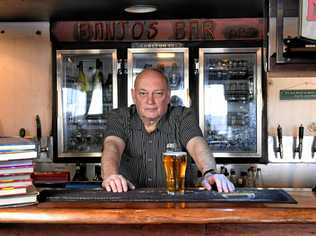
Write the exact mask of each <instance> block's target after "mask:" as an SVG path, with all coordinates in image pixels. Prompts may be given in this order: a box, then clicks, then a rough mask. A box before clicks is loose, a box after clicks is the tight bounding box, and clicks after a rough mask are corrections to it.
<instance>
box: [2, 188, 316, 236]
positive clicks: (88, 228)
mask: <svg viewBox="0 0 316 236" xmlns="http://www.w3.org/2000/svg"><path fill="white" fill-rule="evenodd" d="M286 192H287V193H289V195H290V196H291V197H293V198H294V199H295V200H296V202H297V203H295V201H294V202H290V203H264V202H253V201H251V200H250V201H239V202H234V201H231V202H225V201H209V202H208V201H201V202H200V201H174V202H173V201H170V200H168V201H128V200H126V199H125V200H122V201H120V200H118V201H97V200H94V201H91V200H89V201H88V200H84V199H83V200H76V201H70V200H69V199H68V200H67V199H65V200H64V201H57V200H56V201H55V200H53V198H51V199H49V198H47V199H46V200H43V201H42V202H40V203H39V204H38V205H33V206H25V207H11V208H1V209H0V222H1V227H0V235H9V236H10V235H32V236H34V235H48V236H49V235H56V233H58V236H62V235H94V236H97V235H173V236H176V235H255V234H256V235H314V234H315V233H316V195H315V193H314V192H312V190H311V189H287V191H286ZM250 196H251V195H250ZM247 197H249V195H248V196H247Z"/></svg>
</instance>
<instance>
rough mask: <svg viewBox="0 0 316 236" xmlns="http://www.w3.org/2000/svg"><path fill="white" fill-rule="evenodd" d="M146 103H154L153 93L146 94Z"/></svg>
mask: <svg viewBox="0 0 316 236" xmlns="http://www.w3.org/2000/svg"><path fill="white" fill-rule="evenodd" d="M147 103H148V104H154V103H155V101H154V96H153V94H148V97H147Z"/></svg>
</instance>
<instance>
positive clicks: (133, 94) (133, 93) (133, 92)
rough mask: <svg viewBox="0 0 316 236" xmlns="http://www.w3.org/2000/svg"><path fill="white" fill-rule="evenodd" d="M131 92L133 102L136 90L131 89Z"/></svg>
mask: <svg viewBox="0 0 316 236" xmlns="http://www.w3.org/2000/svg"><path fill="white" fill-rule="evenodd" d="M131 92H132V99H133V103H134V104H135V96H136V91H135V89H131Z"/></svg>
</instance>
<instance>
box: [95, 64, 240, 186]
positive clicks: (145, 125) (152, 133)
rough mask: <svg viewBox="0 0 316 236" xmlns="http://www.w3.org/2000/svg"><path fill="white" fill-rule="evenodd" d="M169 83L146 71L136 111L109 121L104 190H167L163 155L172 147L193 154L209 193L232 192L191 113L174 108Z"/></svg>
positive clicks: (139, 81)
mask: <svg viewBox="0 0 316 236" xmlns="http://www.w3.org/2000/svg"><path fill="white" fill-rule="evenodd" d="M170 92H171V91H170V88H169V86H168V80H167V78H166V77H165V76H164V75H163V74H162V73H161V72H160V71H158V70H155V69H145V70H143V71H142V72H141V73H140V74H138V75H137V77H136V79H135V83H134V88H133V89H132V98H133V101H134V105H132V106H130V107H128V108H120V109H114V110H113V111H112V112H111V114H110V115H109V118H108V123H107V129H106V133H105V140H104V146H103V153H102V160H101V166H102V178H103V182H102V186H103V188H105V189H106V190H107V191H109V192H110V191H112V192H126V191H128V190H129V189H135V187H165V177H164V176H165V175H164V168H163V162H162V153H163V152H164V151H165V149H166V145H167V144H168V143H176V144H177V145H178V146H179V147H181V149H182V150H185V151H187V152H188V153H189V154H190V156H191V157H192V158H193V160H194V161H195V163H196V165H197V167H198V169H199V170H200V171H201V172H202V173H203V181H202V184H203V186H204V187H205V188H206V189H207V190H211V189H212V187H211V185H213V184H215V185H216V187H217V190H218V191H219V192H232V191H234V189H235V188H234V185H233V184H232V183H231V182H230V181H229V180H228V179H227V178H226V177H225V176H224V175H222V174H217V173H216V172H215V169H216V163H215V159H214V157H213V155H212V153H211V151H210V149H209V147H208V145H207V143H206V141H205V140H204V138H203V136H202V131H201V129H200V128H199V125H198V122H197V120H196V118H195V116H194V114H193V112H192V110H191V109H189V108H185V107H172V106H170V105H169V102H170Z"/></svg>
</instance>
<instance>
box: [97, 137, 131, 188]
mask: <svg viewBox="0 0 316 236" xmlns="http://www.w3.org/2000/svg"><path fill="white" fill-rule="evenodd" d="M124 148H125V142H124V141H123V140H122V139H121V138H119V137H116V136H108V137H106V138H105V140H104V143H103V153H102V159H101V169H102V179H103V182H102V187H103V188H105V189H106V191H108V192H111V191H113V192H127V191H128V187H130V188H132V189H133V188H135V187H134V185H133V184H131V183H130V182H129V181H128V180H127V179H126V178H125V177H124V176H122V175H120V174H119V167H120V161H121V157H122V154H123V151H124Z"/></svg>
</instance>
